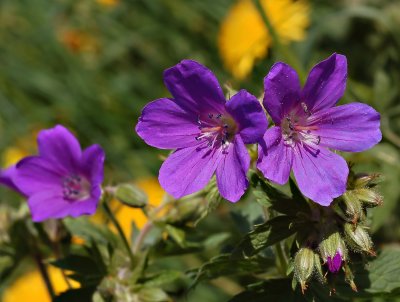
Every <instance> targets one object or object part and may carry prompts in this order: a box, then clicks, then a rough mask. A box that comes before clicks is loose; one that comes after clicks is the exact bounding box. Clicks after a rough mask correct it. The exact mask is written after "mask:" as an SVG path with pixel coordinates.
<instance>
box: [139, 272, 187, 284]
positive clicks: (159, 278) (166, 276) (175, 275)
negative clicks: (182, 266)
mask: <svg viewBox="0 0 400 302" xmlns="http://www.w3.org/2000/svg"><path fill="white" fill-rule="evenodd" d="M182 276H183V275H182V272H180V271H173V270H167V271H163V272H161V273H158V274H156V275H153V276H151V277H146V278H145V279H144V280H140V281H139V282H140V283H142V284H143V286H145V287H161V286H163V285H166V284H170V283H172V282H174V281H176V280H178V279H180V278H182Z"/></svg>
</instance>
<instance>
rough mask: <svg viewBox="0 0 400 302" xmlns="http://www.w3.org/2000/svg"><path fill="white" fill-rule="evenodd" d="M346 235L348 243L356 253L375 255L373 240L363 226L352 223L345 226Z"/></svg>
mask: <svg viewBox="0 0 400 302" xmlns="http://www.w3.org/2000/svg"><path fill="white" fill-rule="evenodd" d="M344 233H345V235H346V242H347V243H348V244H349V246H351V247H352V248H353V249H354V250H355V251H358V252H367V253H369V254H371V255H375V252H374V251H373V250H372V246H373V244H372V240H371V237H370V236H369V235H368V233H367V231H366V230H365V229H364V228H363V227H362V226H361V225H356V226H355V225H353V224H351V223H346V224H345V225H344Z"/></svg>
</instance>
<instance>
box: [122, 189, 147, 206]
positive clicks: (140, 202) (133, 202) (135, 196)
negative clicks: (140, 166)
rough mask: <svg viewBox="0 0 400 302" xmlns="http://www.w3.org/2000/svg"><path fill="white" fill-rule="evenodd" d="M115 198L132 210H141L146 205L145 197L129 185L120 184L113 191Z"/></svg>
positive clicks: (140, 191) (141, 192) (144, 194)
mask: <svg viewBox="0 0 400 302" xmlns="http://www.w3.org/2000/svg"><path fill="white" fill-rule="evenodd" d="M115 198H117V199H118V200H119V201H120V202H122V203H123V204H125V205H127V206H129V207H132V208H143V207H144V206H146V204H147V199H148V198H147V195H146V193H144V192H143V191H142V190H140V189H139V188H137V187H136V186H134V185H131V184H121V185H119V186H118V187H117V189H116V191H115Z"/></svg>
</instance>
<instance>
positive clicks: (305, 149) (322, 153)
mask: <svg viewBox="0 0 400 302" xmlns="http://www.w3.org/2000/svg"><path fill="white" fill-rule="evenodd" d="M293 150H294V152H295V154H294V157H293V172H294V176H295V177H296V181H297V184H298V186H299V188H300V190H301V192H302V193H303V194H304V195H305V196H307V197H308V198H310V199H312V200H313V201H315V202H317V203H319V204H320V205H322V206H329V205H330V203H331V202H332V200H333V198H336V197H338V196H340V195H342V194H343V193H344V192H345V191H346V182H347V176H348V174H349V168H348V166H347V163H346V161H345V160H344V159H343V158H342V157H341V156H339V155H337V154H335V153H332V152H331V151H328V150H326V149H324V148H316V146H311V145H306V144H303V146H301V145H297V146H296V148H295V149H293Z"/></svg>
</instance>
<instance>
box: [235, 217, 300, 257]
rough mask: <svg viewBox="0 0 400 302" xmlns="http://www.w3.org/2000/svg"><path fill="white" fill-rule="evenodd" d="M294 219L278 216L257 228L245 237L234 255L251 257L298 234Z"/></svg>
mask: <svg viewBox="0 0 400 302" xmlns="http://www.w3.org/2000/svg"><path fill="white" fill-rule="evenodd" d="M294 219H295V218H294V217H291V216H277V217H275V218H272V219H270V220H268V221H267V222H265V223H263V224H260V225H257V226H255V228H254V230H253V231H251V232H250V233H248V234H247V235H246V236H244V237H243V239H242V240H241V241H240V243H239V244H238V246H237V247H236V248H235V250H234V252H233V255H235V256H238V257H241V256H245V257H251V256H253V255H255V254H257V253H258V252H259V251H261V250H262V249H264V248H266V247H268V246H271V245H273V244H275V243H277V242H279V241H281V240H283V239H286V238H288V237H289V236H291V235H293V234H294V233H295V232H296V228H295V227H294V225H293V224H292V223H293V221H294Z"/></svg>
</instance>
